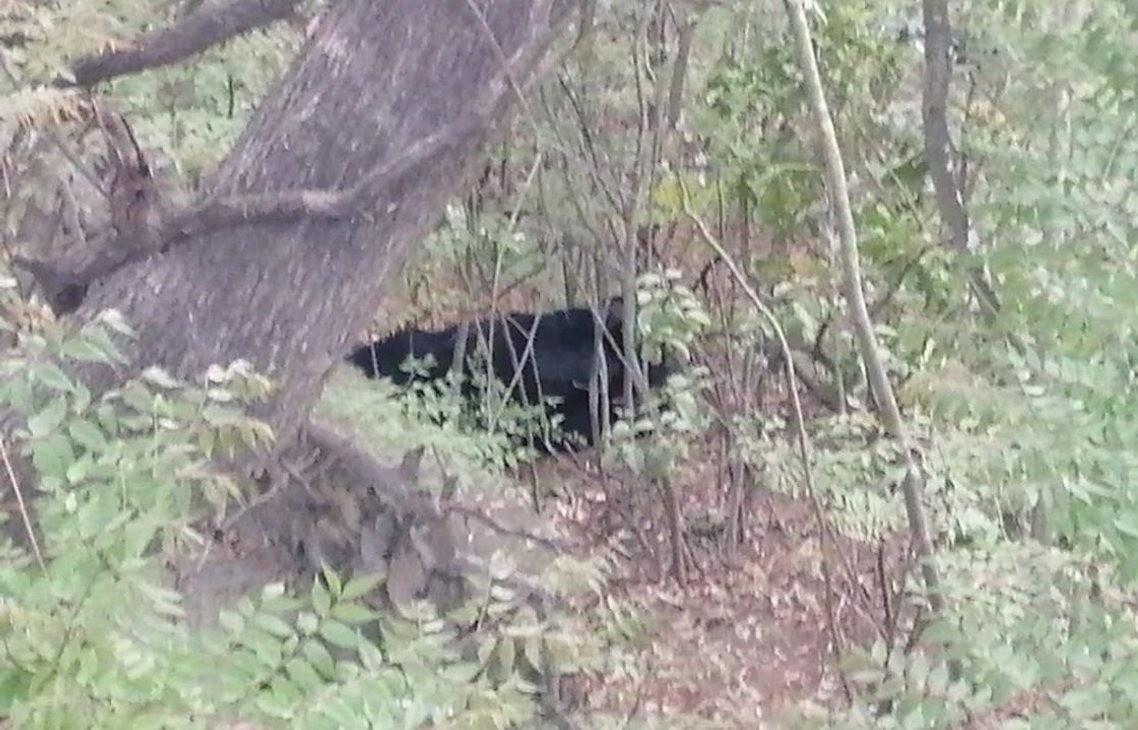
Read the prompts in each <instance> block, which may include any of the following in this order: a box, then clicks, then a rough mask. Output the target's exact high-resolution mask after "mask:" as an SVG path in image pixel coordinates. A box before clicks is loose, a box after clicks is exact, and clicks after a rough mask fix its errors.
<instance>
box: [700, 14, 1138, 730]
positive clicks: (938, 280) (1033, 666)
mask: <svg viewBox="0 0 1138 730" xmlns="http://www.w3.org/2000/svg"><path fill="white" fill-rule="evenodd" d="M898 8H899V6H898ZM894 11H895V8H894V4H893V3H864V2H857V1H851V2H841V3H837V4H831V5H828V6H826V8H825V11H824V12H825V16H824V18H823V17H821V16H816V17H815V18H814V20H815V21H817V22H815V24H814V30H815V32H816V33H817V38H816V41H817V48H818V52H819V54H820V56H821V62H822V66H823V74H824V77H825V78H824V83H825V85H826V88H827V92H828V95H829V97H830V102H831V105H832V107H833V108H834V110H835V116H836V123H837V126H838V129H839V134H840V137H841V142H842V151H843V154H844V155H845V161H846V164H847V170H848V171H849V173H850V176H851V179H852V181H853V193H854V196H855V199H854V206H855V213H856V217H857V224H858V232H859V235H860V244H861V251H862V254H863V256H864V258H865V261H866V266H867V272H866V273H867V282H866V283H867V289H868V292H869V296H870V301H871V304H874V305H875V311H874V316H875V320H876V321H877V324H878V328H879V336H880V337H881V340H882V343H883V345H884V346H885V347H886V348H887V353H886V358H887V363H888V364H889V367H890V370H891V371H892V373H893V374H894V375H895V376H896V377H897V378H898V379H899V380H900V381H902V383H903V387H902V389H901V397H902V399H903V404H904V406H905V407H906V411H907V415H908V417H909V419H910V422H911V425H912V428H913V429H914V431H915V432H916V435H917V437H918V438H919V440H920V442H921V443H922V444H924V445H925V446H926V451H925V454H924V458H925V464H926V466H927V468H928V473H929V474H930V475H931V477H932V478H931V480H930V481H929V483H928V485H927V504H928V506H929V507H930V509H931V518H932V527H933V530H934V538H935V539H936V541H937V548H938V564H939V566H940V568H941V571H942V573H943V580H944V583H945V586H944V587H945V595H946V599H947V601H948V606H949V607H948V610H947V612H946V613H945V615H943V616H941V617H940V618H938V620H937V621H935V622H934V623H933V624H931V625H929V626H927V627H924V628H923V631H918V636H919V641H918V642H916V645H915V647H914V648H913V649H912V651H910V652H906V651H905V650H904V647H903V646H902V645H898V644H890V643H884V642H881V643H878V645H876V646H875V647H873V648H872V649H871V650H870V651H867V652H865V653H864V654H863V655H861V654H859V653H858V652H857V651H856V650H855V651H853V652H851V656H850V659H851V664H850V666H849V667H848V670H849V671H850V673H851V674H850V675H849V677H850V678H851V680H852V682H853V688H854V689H855V698H856V699H855V702H854V705H853V707H852V708H849V709H848V710H845V711H842V712H832V711H825V712H820V713H818V714H814V713H811V712H807V713H806V714H808V715H811V716H813V717H814V719H815V720H817V721H819V722H820V723H821V724H825V725H829V726H834V727H921V728H925V727H953V726H958V725H960V724H961V723H963V722H966V721H968V720H974V719H976V718H984V717H989V716H1006V714H1005V713H1006V712H1007V711H1008V710H1009V708H1015V709H1016V710H1017V711H1020V712H1021V717H1023V720H1021V721H1019V723H1018V725H1017V726H1021V727H1072V726H1079V727H1086V726H1092V725H1093V726H1104V727H1106V726H1126V725H1127V724H1128V723H1130V722H1132V718H1133V716H1134V708H1133V701H1134V697H1135V695H1134V692H1133V687H1134V686H1135V685H1134V682H1133V678H1134V677H1135V676H1138V675H1136V674H1135V670H1136V669H1138V663H1136V660H1138V655H1136V654H1135V651H1134V646H1135V645H1134V640H1133V638H1132V636H1131V634H1132V633H1133V632H1132V631H1128V630H1127V628H1123V627H1132V626H1133V621H1134V616H1133V610H1132V608H1131V605H1132V598H1133V591H1134V589H1135V583H1134V581H1135V578H1138V561H1136V560H1135V559H1134V556H1135V555H1136V554H1138V551H1136V549H1135V548H1136V547H1138V546H1136V545H1135V543H1134V541H1135V539H1136V538H1138V529H1136V526H1138V515H1136V514H1135V511H1136V509H1138V496H1136V494H1138V493H1136V492H1135V489H1134V484H1133V482H1134V480H1133V475H1134V474H1135V473H1138V470H1136V469H1135V466H1136V464H1135V460H1134V457H1133V455H1132V452H1133V449H1132V448H1130V447H1129V444H1132V443H1134V440H1135V436H1138V434H1136V433H1135V418H1134V414H1135V413H1136V412H1138V401H1136V395H1135V389H1134V384H1133V370H1134V367H1133V362H1134V360H1135V350H1134V344H1133V343H1134V341H1135V325H1136V324H1138V319H1136V314H1135V312H1136V311H1138V307H1136V306H1135V305H1136V304H1138V302H1136V301H1135V299H1136V292H1138V280H1136V271H1135V267H1134V265H1133V259H1134V247H1135V242H1136V241H1138V215H1136V214H1138V207H1136V205H1135V203H1134V200H1133V195H1132V194H1131V193H1130V192H1129V188H1128V187H1127V184H1126V183H1125V182H1123V181H1125V180H1130V179H1133V177H1134V175H1135V174H1138V146H1135V144H1134V143H1133V142H1132V140H1131V139H1130V137H1131V136H1132V135H1130V133H1129V131H1130V130H1131V129H1132V127H1133V124H1134V121H1135V119H1138V106H1135V99H1136V97H1135V96H1134V94H1133V90H1132V88H1131V87H1132V84H1129V82H1128V81H1127V80H1126V79H1129V78H1130V74H1131V73H1132V70H1133V66H1134V60H1133V59H1134V58H1135V55H1136V54H1135V50H1136V49H1135V45H1134V39H1133V37H1132V33H1131V29H1132V28H1133V26H1134V22H1135V16H1134V13H1133V9H1132V8H1130V7H1129V6H1128V5H1126V4H1125V3H1119V2H1107V3H1076V4H1073V5H1072V4H1068V5H1064V6H1057V5H1055V4H1053V3H1046V2H1033V1H1031V0H1024V1H1022V2H1012V3H1006V2H998V3H997V2H982V3H972V4H968V5H967V7H965V6H959V7H957V6H951V13H952V19H953V24H954V27H955V28H956V29H957V30H958V31H959V36H958V37H959V38H961V39H962V40H963V42H964V43H963V48H958V52H959V53H961V54H962V55H960V56H958V63H957V65H956V66H955V67H954V79H953V84H954V87H953V89H954V93H953V96H952V97H951V98H950V123H951V124H952V126H953V129H954V133H955V134H956V140H955V141H956V143H957V144H958V146H959V149H960V151H961V153H962V154H964V155H966V156H967V173H968V178H967V180H966V186H967V187H966V190H967V191H968V199H967V201H966V203H967V205H968V207H969V212H970V214H971V220H972V223H973V225H974V227H975V229H976V233H977V237H978V239H979V241H980V242H981V244H982V245H981V248H980V251H979V252H978V253H977V254H976V255H975V256H973V257H966V256H954V255H953V254H951V253H950V252H949V251H947V250H946V248H945V247H944V244H943V241H942V240H941V238H940V233H939V223H938V213H937V211H936V209H935V207H934V205H933V202H934V201H932V200H931V199H929V197H928V196H927V195H926V194H925V192H924V190H923V178H924V170H923V166H922V164H921V163H920V160H919V154H920V150H921V137H920V135H921V127H920V124H921V114H920V106H919V104H920V91H921V89H920V86H919V84H920V81H921V79H920V73H919V71H920V68H921V64H922V63H923V55H922V54H921V52H920V47H919V45H916V46H914V45H912V44H905V43H899V42H897V39H896V38H895V37H894V36H893V34H892V33H891V32H889V31H888V30H883V26H884V27H887V26H888V23H884V22H883V20H884V19H885V18H887V17H888V16H890V15H891V14H892V13H893V12H894ZM782 33H783V31H782V30H781V28H780V27H779V24H777V23H776V24H775V27H774V28H772V29H770V30H769V31H767V32H764V33H756V34H754V35H753V36H752V37H750V38H749V39H748V41H749V42H748V43H747V44H745V46H744V49H743V50H740V47H739V45H738V44H735V45H731V46H729V49H730V52H728V53H725V54H724V55H723V57H722V59H721V60H720V61H719V63H718V64H717V66H716V67H715V68H714V69H713V71H712V73H711V75H710V77H709V82H708V87H707V94H706V96H705V97H704V101H705V106H704V109H703V111H702V112H701V113H700V114H699V116H698V117H696V126H697V129H699V130H700V132H701V133H702V134H703V135H704V136H705V138H706V140H707V144H708V149H709V150H710V152H709V154H710V156H711V162H712V167H713V169H715V170H717V171H720V173H721V177H722V179H723V180H724V181H728V180H730V181H732V185H736V186H737V187H736V189H735V190H734V191H733V192H732V195H734V196H737V197H738V198H739V199H740V200H746V201H747V202H748V205H751V206H753V210H754V211H755V213H757V215H758V217H759V219H760V220H761V221H762V222H763V223H765V224H766V226H767V228H768V229H771V230H773V231H774V232H775V233H776V234H779V235H789V234H791V233H793V232H795V231H799V230H802V228H804V227H806V226H809V225H811V224H816V223H817V214H816V212H815V211H816V209H817V206H819V205H820V204H821V203H822V202H823V200H822V196H821V194H820V190H819V189H818V188H817V186H818V185H819V184H820V178H819V176H818V174H817V172H816V170H814V169H813V161H812V158H811V156H810V154H811V153H810V149H809V147H807V146H805V145H806V144H808V142H807V140H808V139H809V138H807V137H804V136H803V135H802V130H803V129H808V128H810V126H809V125H810V123H809V120H807V119H806V117H805V115H804V110H803V106H802V105H803V95H802V93H801V86H800V84H799V82H798V80H797V71H796V69H795V68H794V66H793V64H792V63H791V61H790V59H789V58H788V56H787V51H786V48H787V46H786V44H785V42H784V40H783V38H782ZM772 189H773V190H774V192H769V191H771V190H772ZM696 199H697V200H700V201H701V203H702V202H705V201H706V200H707V199H706V198H704V199H700V198H698V197H697V198H696ZM729 200H734V198H729ZM815 228H816V229H817V228H818V227H817V226H815ZM814 255H815V257H816V259H817V260H818V261H819V262H820V263H821V265H820V266H803V265H802V264H801V259H798V262H797V263H796V259H795V256H799V257H800V256H801V253H800V252H799V251H797V250H796V251H794V252H792V253H791V254H789V255H782V254H780V255H779V256H772V257H771V260H770V261H759V262H754V261H752V262H748V264H749V265H750V266H751V267H752V268H753V269H754V270H755V271H757V272H758V275H759V277H760V279H761V280H763V281H764V282H770V283H771V288H772V290H773V291H774V292H775V293H776V295H777V296H778V298H779V302H778V303H779V305H780V309H779V312H778V314H779V316H780V317H781V318H783V319H784V321H785V322H786V323H787V330H788V332H789V333H790V337H791V339H792V341H793V342H794V343H803V342H806V343H810V342H814V337H815V335H817V334H818V333H819V332H821V331H822V329H821V325H822V323H825V322H831V321H840V318H835V317H834V316H833V315H834V314H835V313H834V312H833V311H832V310H833V308H832V305H831V304H830V302H831V301H832V300H831V297H832V289H830V288H829V287H831V286H832V282H833V281H835V277H836V272H833V271H831V270H829V264H828V261H827V258H828V255H829V254H828V252H826V251H824V250H818V251H815V252H814ZM977 264H979V265H980V266H982V267H984V269H985V270H986V271H987V272H988V275H989V276H990V278H991V280H992V281H993V282H994V284H995V289H996V291H997V293H998V295H999V296H1000V298H1001V302H1002V305H1003V306H1002V308H1001V311H1000V313H999V315H998V316H997V317H996V318H994V320H990V321H989V320H986V319H985V318H984V317H982V316H980V315H979V314H978V313H977V309H976V307H975V305H974V304H973V303H972V302H971V300H970V290H969V287H968V285H967V279H968V276H969V271H970V270H971V269H972V268H973V267H975V266H976V265H977ZM748 329H750V325H749V324H747V323H742V322H741V323H737V330H733V331H740V332H745V331H747V330H748ZM831 331H832V328H831ZM844 336H845V335H844V334H843V333H838V337H837V338H836V339H825V340H822V341H821V343H820V344H821V345H823V346H825V347H827V348H829V349H828V351H827V354H828V355H829V356H830V358H831V361H832V362H833V361H839V364H840V366H841V368H846V369H845V370H844V373H845V376H846V379H847V385H849V384H850V383H853V382H855V377H854V376H855V375H856V371H851V370H849V369H848V366H849V365H852V366H856V360H851V359H848V353H849V352H850V349H849V347H848V342H843V339H842V338H844ZM847 363H848V365H847ZM835 372H836V370H833V369H832V370H831V371H830V374H831V375H833V374H834V373H835ZM784 428H785V424H783V423H782V422H781V421H780V420H779V419H778V418H776V417H772V416H770V415H764V417H763V418H762V419H761V420H759V419H755V418H745V417H744V418H740V419H738V422H737V423H736V424H735V425H734V426H733V427H732V430H733V433H737V434H740V435H742V436H743V441H744V444H745V449H744V450H745V452H746V457H745V458H746V459H747V460H748V462H749V463H751V464H752V465H754V466H755V467H756V469H757V470H758V472H759V473H760V474H762V475H763V477H762V481H763V483H764V484H768V485H771V486H774V487H777V488H782V489H786V490H797V489H798V487H799V485H801V483H802V475H801V465H799V464H798V463H797V455H796V453H795V452H794V450H793V449H792V448H791V446H790V445H788V444H787V442H786V439H785V435H784ZM810 430H811V436H812V441H813V442H814V446H815V455H814V460H813V462H812V464H811V469H812V471H813V476H814V479H815V483H816V485H817V488H818V490H819V496H820V497H821V498H822V499H823V501H824V503H825V505H826V507H827V511H828V515H829V516H830V518H831V519H832V520H833V522H834V524H835V525H836V526H837V527H838V528H839V529H840V530H841V531H842V532H843V533H845V534H846V535H850V536H856V537H858V538H860V539H863V540H869V541H877V540H883V541H890V540H892V539H894V536H896V535H898V534H899V533H901V532H902V531H903V530H905V529H906V527H907V519H906V516H905V513H904V511H903V505H902V504H901V500H900V498H899V496H898V495H896V494H895V493H894V492H893V489H892V488H893V486H894V485H895V484H896V483H897V479H898V476H899V475H898V473H897V472H896V468H895V466H894V465H895V464H896V454H895V453H893V451H892V448H891V447H889V446H888V445H886V444H887V441H886V440H884V439H883V438H882V437H883V434H882V433H881V432H880V429H879V427H878V426H876V425H875V423H874V421H873V419H872V418H868V417H864V416H859V415H854V416H841V417H835V418H829V419H824V420H816V421H813V422H812V423H811V426H810ZM918 576H919V573H918V572H917V571H912V572H911V573H909V575H908V577H907V580H910V581H915V580H916V579H917V577H918ZM911 588H919V584H914V585H912V586H911ZM922 600H923V599H921V598H920V597H919V593H918V595H916V596H914V597H913V598H912V599H911V602H910V605H909V610H913V609H915V607H916V606H917V605H920V604H921V602H922ZM912 628H913V627H909V629H912ZM907 630H908V629H907ZM949 659H952V660H954V661H955V662H956V663H957V665H958V666H959V668H960V670H961V674H960V677H959V679H958V680H956V681H950V680H949V672H948V671H947V668H948V660H949Z"/></svg>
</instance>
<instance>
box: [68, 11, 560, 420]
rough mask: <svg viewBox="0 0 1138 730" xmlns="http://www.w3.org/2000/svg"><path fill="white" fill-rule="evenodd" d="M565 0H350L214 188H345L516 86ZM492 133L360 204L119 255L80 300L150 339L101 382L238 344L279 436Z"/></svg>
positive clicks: (479, 134) (189, 373) (220, 192)
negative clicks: (262, 387)
mask: <svg viewBox="0 0 1138 730" xmlns="http://www.w3.org/2000/svg"><path fill="white" fill-rule="evenodd" d="M570 6H571V3H570V1H569V0H546V1H545V2H542V1H541V0H341V2H339V3H338V4H336V5H335V6H334V7H333V9H332V10H330V11H329V14H328V16H327V17H325V18H323V19H322V21H321V23H320V25H319V27H318V29H317V31H316V33H315V34H314V36H313V37H312V38H311V40H310V41H309V43H308V45H307V47H306V48H305V50H304V52H303V53H302V54H301V57H300V58H299V59H298V60H297V61H296V62H295V63H294V65H293V67H292V69H291V70H290V71H289V72H288V73H287V74H286V76H285V78H284V79H283V80H282V81H281V83H280V84H279V87H278V89H277V90H276V92H275V93H274V94H272V95H271V96H270V98H268V99H267V101H266V102H265V103H264V104H263V105H262V107H261V109H260V110H259V112H258V113H257V114H256V116H255V118H254V119H253V120H252V122H251V123H250V125H249V127H248V128H247V129H246V131H245V133H244V135H243V136H242V138H241V139H240V141H239V142H238V144H237V145H236V148H235V149H234V150H233V152H232V154H231V155H230V156H229V158H228V159H227V160H226V162H225V163H224V164H223V165H222V166H221V168H220V169H219V171H218V172H217V174H216V176H215V178H214V180H213V182H212V184H211V186H210V193H211V194H214V195H217V196H223V197H224V196H232V195H241V194H250V193H265V192H272V191H281V190H299V189H325V190H343V189H346V188H350V187H351V186H352V185H353V183H354V182H356V181H357V180H359V179H361V177H362V176H364V175H366V174H367V173H368V172H369V171H373V170H376V169H378V168H380V167H382V166H383V165H384V164H385V163H386V162H389V161H390V160H391V159H393V158H395V157H397V156H398V155H399V154H400V153H401V152H403V151H404V150H406V149H407V148H408V147H410V146H411V145H413V144H414V143H415V142H417V141H420V140H422V139H424V138H426V137H428V136H430V135H432V134H435V133H438V132H439V131H440V130H442V129H444V128H446V127H447V125H450V124H454V123H455V122H456V121H457V120H460V119H461V118H462V116H463V115H464V113H467V112H468V110H470V109H473V108H474V107H475V106H476V105H477V104H478V103H479V100H480V99H483V98H485V96H486V94H487V91H488V89H490V87H492V86H493V85H495V84H498V85H501V84H507V85H508V87H509V89H512V90H516V89H517V86H516V84H518V83H523V82H524V81H525V80H526V77H527V76H528V75H529V73H530V72H531V71H532V70H533V69H534V67H535V65H536V62H537V60H538V57H539V56H540V55H541V51H542V50H543V49H544V46H546V45H548V40H549V39H550V38H551V37H552V35H553V31H556V30H557V29H559V28H560V26H562V25H564V24H565V22H566V20H567V16H568V15H569V9H570ZM480 15H481V18H480ZM527 54H528V55H527ZM518 58H521V59H522V61H519V62H518V63H517V64H516V67H515V71H514V72H513V73H511V74H507V75H506V76H503V72H504V69H505V68H506V64H507V63H508V62H510V61H516V60H517V59H518ZM515 101H516V100H515ZM502 110H503V105H501V104H499V105H496V111H498V112H501V111H502ZM483 126H484V125H483ZM484 137H485V129H484V128H479V129H476V130H475V133H473V134H468V135H466V136H465V137H464V138H462V139H461V140H459V141H458V142H457V143H456V144H454V145H451V146H449V147H448V148H447V150H446V152H445V154H439V155H434V156H433V157H431V158H429V159H428V160H426V162H425V163H424V164H422V165H421V166H419V167H418V168H417V172H416V173H415V174H412V175H406V176H403V177H402V178H401V179H399V180H396V181H395V182H394V183H393V184H391V185H389V186H388V187H387V192H386V193H385V194H384V195H383V196H382V197H381V198H380V199H375V200H371V201H368V204H367V205H365V206H364V209H363V210H360V211H358V213H357V214H355V215H353V216H351V217H350V218H345V219H339V220H336V219H320V220H316V219H308V220H300V221H299V222H291V223H289V222H281V221H269V222H265V221H261V222H254V223H248V224H244V225H239V226H236V227H233V228H229V229H226V230H221V231H217V232H214V233H210V234H206V235H202V236H199V237H198V238H196V239H194V240H191V241H188V242H185V243H182V244H179V245H178V246H175V247H172V248H170V249H169V250H168V251H167V252H165V253H163V254H160V255H155V256H152V257H150V258H148V259H146V260H143V261H140V262H137V263H133V264H130V265H128V266H126V267H124V268H122V269H120V270H119V271H116V272H115V273H114V274H113V275H111V276H110V277H108V278H107V279H106V280H104V281H102V282H100V283H99V284H97V285H95V286H94V287H92V289H91V291H90V292H89V294H88V296H87V299H86V301H85V302H84V303H83V306H82V308H81V309H80V312H79V314H80V316H81V317H89V316H91V315H93V314H94V313H95V312H97V311H99V310H100V309H103V308H106V307H116V308H118V309H119V310H120V311H122V312H123V314H125V315H126V317H127V319H128V321H130V322H131V323H132V324H133V325H134V326H135V327H136V328H137V329H138V331H139V338H138V340H137V343H136V347H135V349H134V351H133V352H132V358H133V360H134V362H133V364H132V368H129V369H128V372H125V373H124V372H123V371H121V370H120V371H117V372H115V373H113V374H112V373H110V371H104V372H101V373H100V374H99V376H98V378H97V380H99V381H100V383H99V384H100V385H109V384H113V383H115V382H118V381H120V380H121V378H122V377H123V376H124V374H127V375H128V374H130V372H129V370H135V371H137V369H138V368H141V367H144V366H147V365H150V364H158V365H161V366H163V367H165V368H166V369H168V370H169V371H171V372H173V373H175V374H178V375H181V376H186V377H196V376H197V375H198V374H199V373H201V372H203V371H204V369H205V368H207V367H208V366H209V365H210V364H212V363H227V362H230V361H232V360H234V359H237V358H244V359H247V360H249V361H250V362H251V363H252V364H253V365H254V366H256V367H257V368H258V369H259V370H261V371H262V372H265V373H267V374H269V375H271V376H272V377H274V378H275V379H276V380H277V382H278V384H279V388H278V391H277V392H276V395H275V396H274V398H273V399H272V400H271V402H270V403H268V404H267V405H266V406H265V408H264V410H263V412H262V413H261V415H262V416H263V417H265V418H266V420H267V421H268V422H269V423H270V424H271V425H272V426H273V427H274V428H275V429H276V431H277V434H278V437H279V438H281V439H284V440H287V439H291V438H292V436H293V435H294V434H295V433H296V430H297V428H298V427H299V426H300V425H301V423H302V422H303V420H304V419H305V418H306V416H307V413H308V411H309V408H310V406H311V405H312V403H313V401H314V399H315V397H316V396H317V395H318V393H319V391H320V386H321V384H322V382H323V377H324V375H325V374H326V373H327V372H328V370H329V367H330V366H331V365H332V364H334V363H335V362H336V361H338V360H339V359H340V357H341V353H342V352H343V351H344V349H345V346H346V344H347V342H348V340H349V338H350V337H351V336H352V334H353V333H356V332H358V331H360V330H361V329H362V327H363V326H364V325H365V324H366V322H367V320H368V319H369V318H370V317H371V316H372V315H373V314H374V312H375V311H376V309H377V308H378V306H379V305H380V302H381V299H382V294H383V281H384V279H385V277H387V276H388V275H389V274H390V273H391V272H392V271H394V270H397V269H398V268H399V266H400V265H401V263H402V262H403V260H404V258H405V253H406V251H407V249H408V244H410V243H412V242H413V241H416V240H418V239H420V238H421V237H423V236H424V235H425V234H426V233H427V231H428V229H429V227H430V226H431V225H432V224H433V223H434V221H435V220H436V219H437V216H438V214H439V212H440V210H441V208H442V206H443V204H444V202H445V201H446V200H447V199H448V198H449V197H451V196H452V195H454V194H455V193H456V192H458V190H459V187H460V185H461V181H462V180H463V179H464V178H465V173H466V168H467V166H468V165H467V163H468V162H469V161H470V159H471V158H472V157H473V153H474V152H475V151H476V149H477V146H478V145H479V144H480V143H481V142H482V139H483V138H484Z"/></svg>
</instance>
